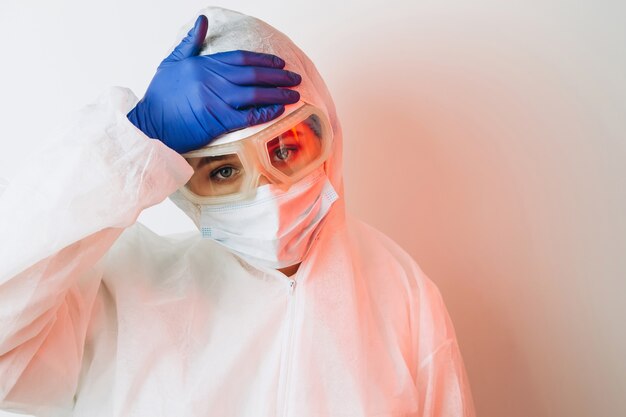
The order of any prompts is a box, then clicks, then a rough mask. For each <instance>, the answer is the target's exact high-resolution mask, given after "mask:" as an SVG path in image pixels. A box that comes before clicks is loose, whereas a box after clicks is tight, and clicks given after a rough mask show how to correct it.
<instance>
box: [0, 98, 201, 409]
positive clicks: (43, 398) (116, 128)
mask: <svg viewBox="0 0 626 417" xmlns="http://www.w3.org/2000/svg"><path fill="white" fill-rule="evenodd" d="M136 101H137V98H136V97H135V96H134V95H133V94H132V92H130V90H127V89H123V88H112V89H111V90H109V91H108V92H107V93H106V94H104V95H103V96H101V97H100V98H99V100H98V101H97V102H96V103H94V104H92V105H90V106H87V107H86V108H84V109H83V110H82V111H81V112H79V114H78V115H77V116H76V118H75V119H74V120H73V122H72V123H70V125H69V126H68V127H66V128H65V129H64V130H63V131H61V132H59V134H57V135H54V136H53V137H51V138H49V139H46V141H45V144H44V145H43V148H42V149H41V150H40V151H38V152H37V153H36V154H34V155H25V156H23V158H22V159H23V164H22V165H23V169H22V170H21V172H20V173H18V175H17V176H16V177H15V180H13V181H12V182H11V183H9V184H8V185H7V186H6V188H5V189H4V191H1V192H0V241H1V245H0V408H1V409H8V410H18V411H25V412H30V413H38V414H46V415H47V414H52V413H56V412H58V411H60V410H65V409H69V408H71V407H72V405H73V396H74V393H75V391H76V384H77V381H78V376H79V372H80V364H81V360H82V355H83V344H84V338H85V331H86V328H87V324H88V320H89V315H90V311H91V307H92V304H93V301H94V298H95V295H96V292H97V290H98V287H99V285H100V279H101V277H102V272H101V271H100V270H99V263H98V261H99V260H100V258H101V257H102V256H103V255H104V254H105V253H106V251H107V250H108V249H109V248H110V247H111V245H112V244H113V243H114V242H115V240H116V239H117V238H118V236H119V235H120V234H121V233H122V231H123V230H124V228H126V227H128V226H130V225H132V224H133V223H134V222H135V221H136V219H137V217H138V215H139V213H140V212H141V211H142V210H143V209H145V208H147V207H150V206H152V205H155V204H157V203H159V202H160V201H162V200H163V199H164V198H165V197H167V196H168V195H169V194H171V193H172V192H174V191H175V190H176V189H177V188H178V187H180V186H181V185H183V184H184V183H185V182H186V181H187V180H188V179H189V177H190V176H191V174H192V173H193V170H192V168H191V167H190V166H189V165H188V164H187V162H186V161H185V160H184V158H182V157H181V156H180V155H178V154H177V153H176V152H174V151H173V150H171V149H169V148H167V147H166V146H165V145H163V144H162V143H161V142H160V141H158V140H153V139H149V138H148V137H147V136H145V135H144V134H143V133H142V132H141V131H139V130H138V129H137V128H135V126H133V125H132V124H131V123H130V122H129V121H128V120H127V118H126V114H127V112H128V111H130V109H131V108H132V107H133V106H134V105H135V103H136Z"/></svg>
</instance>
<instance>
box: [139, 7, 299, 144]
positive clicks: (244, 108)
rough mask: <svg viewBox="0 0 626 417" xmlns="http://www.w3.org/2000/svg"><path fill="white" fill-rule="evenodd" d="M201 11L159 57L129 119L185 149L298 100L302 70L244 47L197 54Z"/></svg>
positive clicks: (202, 26)
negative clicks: (288, 67) (174, 44)
mask: <svg viewBox="0 0 626 417" xmlns="http://www.w3.org/2000/svg"><path fill="white" fill-rule="evenodd" d="M207 28H208V20H207V18H206V17H205V16H202V15H201V16H199V17H198V19H197V20H196V23H195V25H194V27H193V28H192V29H191V30H190V31H189V33H188V34H187V36H186V37H185V39H183V40H182V41H181V42H180V44H179V45H178V46H177V47H176V48H175V49H174V51H173V52H172V53H171V54H170V55H169V56H168V57H167V58H165V59H164V60H163V62H161V64H160V65H159V67H158V69H157V72H156V74H155V75H154V78H153V79H152V81H151V82H150V85H149V86H148V90H147V91H146V94H145V96H144V97H143V98H142V99H141V100H140V101H139V102H138V103H137V105H136V106H135V108H133V109H132V110H131V111H130V112H129V113H128V115H127V116H128V119H129V120H130V121H131V122H132V123H133V124H134V125H135V126H137V128H139V129H140V130H141V131H142V132H144V133H145V134H146V135H147V136H149V137H151V138H153V139H159V140H161V141H162V142H163V143H165V144H166V145H167V146H169V147H170V148H172V149H173V150H175V151H177V152H179V153H184V152H188V151H191V150H194V149H198V148H201V147H202V146H204V145H206V144H208V143H209V142H210V141H211V140H213V139H214V138H216V137H218V136H220V135H222V134H223V133H226V132H230V131H233V130H237V129H241V128H244V127H248V126H252V125H255V124H260V123H265V122H268V121H270V120H272V119H274V118H276V117H278V116H279V115H280V114H282V113H283V112H284V111H285V106H284V104H291V103H296V102H297V101H298V100H299V99H300V94H299V93H298V92H297V91H293V90H289V89H284V88H277V87H293V86H296V85H298V84H300V81H302V78H301V77H300V75H298V74H296V73H294V72H290V71H286V70H283V69H282V68H284V66H285V62H284V61H283V60H282V59H280V58H279V57H277V56H274V55H269V54H261V53H255V52H248V51H229V52H221V53H217V54H212V55H198V53H199V52H200V49H201V47H202V43H203V42H204V39H205V36H206V33H207Z"/></svg>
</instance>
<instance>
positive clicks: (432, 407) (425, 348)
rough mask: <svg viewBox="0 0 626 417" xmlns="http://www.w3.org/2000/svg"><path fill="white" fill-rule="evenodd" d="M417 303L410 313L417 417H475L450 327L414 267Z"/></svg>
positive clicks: (433, 291) (437, 297)
mask: <svg viewBox="0 0 626 417" xmlns="http://www.w3.org/2000/svg"><path fill="white" fill-rule="evenodd" d="M416 270H417V275H418V276H419V277H420V279H419V281H420V285H419V287H420V290H419V294H420V295H419V297H418V299H419V302H418V303H417V305H416V306H414V307H413V308H412V311H413V323H414V331H413V346H414V347H415V353H414V357H415V358H416V361H415V363H416V364H417V369H416V370H415V375H416V379H415V381H416V382H415V385H416V389H417V392H418V399H419V404H420V411H419V414H418V415H419V417H475V415H476V412H475V409H474V402H473V399H472V393H471V389H470V385H469V380H468V377H467V373H466V370H465V365H464V363H463V358H462V356H461V351H460V349H459V345H458V342H457V339H456V334H455V331H454V326H453V324H452V320H451V319H450V316H449V314H448V311H447V309H446V307H445V305H444V302H443V298H442V297H441V293H440V291H439V289H438V288H437V286H436V285H435V284H434V283H433V282H432V281H431V280H430V279H429V278H428V277H426V276H425V275H424V274H423V272H421V270H419V267H416Z"/></svg>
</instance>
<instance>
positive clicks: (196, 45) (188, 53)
mask: <svg viewBox="0 0 626 417" xmlns="http://www.w3.org/2000/svg"><path fill="white" fill-rule="evenodd" d="M208 28H209V20H208V19H207V18H206V16H203V15H200V16H198V18H197V19H196V23H195V24H194V25H193V27H192V28H191V30H189V33H187V36H185V38H184V39H183V40H182V41H180V43H179V44H178V46H176V48H174V50H173V51H172V53H171V54H169V55H168V57H167V58H165V59H164V60H163V63H166V62H177V61H182V60H183V59H185V58H190V57H192V56H196V55H198V53H199V52H200V49H201V48H202V42H204V38H205V37H206V33H207V30H208Z"/></svg>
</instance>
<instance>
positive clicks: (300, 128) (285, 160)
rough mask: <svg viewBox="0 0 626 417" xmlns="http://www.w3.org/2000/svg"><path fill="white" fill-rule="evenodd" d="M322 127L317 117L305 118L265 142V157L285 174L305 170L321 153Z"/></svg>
mask: <svg viewBox="0 0 626 417" xmlns="http://www.w3.org/2000/svg"><path fill="white" fill-rule="evenodd" d="M321 132H322V129H321V123H320V120H319V118H318V117H317V116H316V115H310V116H309V117H308V118H307V119H306V120H304V121H302V122H300V123H298V124H297V125H296V126H294V127H292V128H291V129H289V130H287V131H285V132H284V133H282V134H280V135H279V136H276V137H275V138H273V139H271V140H269V141H268V142H267V143H266V146H265V148H266V151H267V158H268V160H269V162H270V164H271V165H272V167H274V168H276V169H277V170H278V171H280V172H282V173H283V174H285V175H287V176H292V175H294V174H299V173H300V172H302V171H303V170H307V169H308V168H310V167H311V164H312V163H314V162H315V161H316V160H317V159H318V158H319V157H320V156H321V155H322V133H321Z"/></svg>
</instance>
